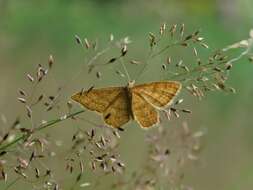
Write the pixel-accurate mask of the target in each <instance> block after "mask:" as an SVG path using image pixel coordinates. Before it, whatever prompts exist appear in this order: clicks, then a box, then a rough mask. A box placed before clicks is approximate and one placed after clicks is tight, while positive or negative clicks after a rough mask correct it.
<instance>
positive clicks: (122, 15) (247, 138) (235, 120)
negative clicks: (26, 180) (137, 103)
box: [0, 0, 253, 190]
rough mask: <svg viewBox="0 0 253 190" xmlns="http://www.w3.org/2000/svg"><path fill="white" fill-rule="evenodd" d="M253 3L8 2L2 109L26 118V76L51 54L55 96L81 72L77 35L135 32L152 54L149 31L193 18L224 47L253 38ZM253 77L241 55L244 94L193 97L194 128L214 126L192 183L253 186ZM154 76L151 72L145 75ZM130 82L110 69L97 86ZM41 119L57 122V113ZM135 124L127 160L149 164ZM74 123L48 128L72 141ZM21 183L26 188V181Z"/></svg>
mask: <svg viewBox="0 0 253 190" xmlns="http://www.w3.org/2000/svg"><path fill="white" fill-rule="evenodd" d="M252 8H253V1H252V0H215V1H214V0H204V1H203V0H191V1H189V0H181V1H177V0H136V1H134V0H124V1H123V0H107V1H104V0H73V1H68V0H37V1H32V0H23V1H20V0H0V114H4V115H6V118H7V120H9V121H12V120H14V119H15V117H16V116H17V115H19V114H21V115H22V113H23V112H24V110H23V107H22V105H20V103H18V101H16V98H17V89H18V88H29V85H28V84H27V83H28V82H27V79H26V77H25V75H26V74H27V73H29V72H33V71H34V70H35V69H36V67H37V64H39V63H40V64H46V63H47V59H48V56H49V55H50V54H53V55H54V58H55V65H54V71H53V74H52V75H53V76H51V81H52V78H53V81H54V82H50V83H48V84H47V83H45V85H44V87H43V88H45V89H46V91H47V92H49V93H52V94H53V93H55V92H56V87H57V86H59V85H63V84H64V83H66V81H68V80H69V79H70V78H72V77H73V75H75V73H77V72H78V71H79V69H80V65H81V64H83V62H84V59H85V54H84V53H83V51H82V50H81V49H80V47H78V46H77V44H76V43H75V40H74V36H75V35H76V34H78V35H79V36H81V37H87V38H89V39H96V38H97V39H100V40H101V41H102V42H101V43H103V41H106V40H107V39H108V37H109V35H110V34H111V33H113V34H114V36H115V38H117V39H119V38H121V37H125V36H129V37H130V39H131V40H132V41H133V42H134V45H133V46H134V48H133V49H134V51H136V52H137V53H139V54H142V53H143V54H144V52H142V50H143V47H146V46H147V33H148V32H149V31H152V32H153V31H157V30H158V29H159V26H160V24H161V23H163V22H167V23H168V24H173V23H185V26H186V30H188V31H193V30H195V29H199V28H200V29H201V31H202V36H204V37H205V39H206V41H207V43H208V44H209V45H210V47H211V48H222V47H224V46H226V45H229V44H232V43H234V42H237V41H240V40H242V39H246V38H248V33H249V30H250V29H251V28H252V27H253V25H252V24H253V22H252V21H253V11H252ZM137 53H136V54H137ZM236 55H238V52H236V51H235V56H236ZM175 56H176V55H175ZM186 58H187V55H186ZM157 75H159V73H157ZM252 77H253V65H252V64H250V63H249V62H248V61H247V59H241V60H240V61H239V62H236V63H235V64H234V66H233V70H232V72H231V75H230V79H229V81H228V82H229V84H230V85H232V86H233V87H234V88H235V89H236V90H237V93H236V94H226V93H211V94H209V95H208V96H207V97H206V98H204V99H203V100H202V101H196V99H194V100H193V99H191V98H189V99H188V100H186V105H187V106H191V107H192V108H191V109H192V110H193V114H192V115H191V116H190V117H188V118H187V121H188V123H189V126H190V128H192V129H193V130H198V129H205V130H206V131H207V134H206V136H205V137H204V140H203V143H204V149H203V151H202V152H201V155H200V161H198V162H197V163H196V164H195V165H194V166H191V167H189V168H188V169H187V175H186V177H185V183H186V184H190V185H191V186H193V187H194V188H195V189H199V190H200V189H205V190H212V189H216V190H226V189H229V190H241V189H252V188H253V162H252V160H253V118H252V113H253V101H252V97H253V85H252ZM153 79H155V78H154V77H152V78H149V77H148V76H146V78H144V79H143V80H144V81H150V80H153ZM156 79H159V76H158V77H157V78H156ZM93 80H94V77H93V78H92V77H89V75H88V74H87V73H86V72H84V73H83V75H82V76H81V77H79V78H78V79H77V80H75V81H74V83H72V84H71V87H70V88H69V89H68V90H67V91H66V94H65V96H66V97H68V96H69V95H70V94H72V93H73V92H74V91H77V90H79V89H80V87H82V86H84V87H88V86H90V84H91V83H92V82H93ZM122 84H124V81H123V80H118V77H117V76H115V77H114V76H111V74H110V73H105V77H104V78H103V80H100V81H98V82H97V83H96V85H97V86H108V85H122ZM45 89H40V90H41V91H43V90H45ZM36 117H37V119H38V120H39V119H43V117H45V118H49V119H53V118H55V117H57V113H55V115H53V114H47V113H46V114H44V113H43V114H42V115H38V116H36ZM24 122H26V121H24ZM1 125H2V124H1ZM1 125H0V126H1ZM133 125H134V127H129V129H128V130H127V131H126V133H125V134H124V135H122V139H121V141H122V143H121V151H122V158H124V159H125V160H126V162H127V164H128V165H129V167H130V170H131V168H132V169H133V168H135V167H137V166H138V164H140V163H141V155H142V152H143V151H144V150H145V142H144V140H143V138H144V134H143V131H142V130H140V129H139V128H137V127H136V126H137V125H136V124H133ZM74 127H75V126H72V125H71V122H68V121H67V122H65V123H64V124H62V126H61V130H60V131H59V130H58V129H59V128H52V129H50V130H48V131H47V132H49V133H51V134H53V135H54V138H55V139H56V140H61V141H63V142H64V143H66V144H67V143H68V141H70V139H71V137H69V136H68V134H69V132H71V131H73V130H74V129H73V128H74ZM129 139H131V140H129ZM62 151H64V150H62ZM54 164H55V162H54ZM56 168H57V166H56ZM87 178H89V176H88V177H87ZM109 180H110V179H109ZM19 185H21V186H22V185H23V186H25V184H22V182H21V184H19ZM1 186H2V187H3V182H0V189H1ZM21 186H19V187H21ZM24 188H25V187H24ZM13 189H17V187H14V188H13Z"/></svg>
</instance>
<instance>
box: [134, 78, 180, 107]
mask: <svg viewBox="0 0 253 190" xmlns="http://www.w3.org/2000/svg"><path fill="white" fill-rule="evenodd" d="M180 89H181V83H179V82H176V81H163V82H152V83H146V84H141V85H136V86H134V87H133V88H132V92H133V93H138V94H141V96H142V97H143V98H144V99H145V100H146V101H147V102H148V103H150V104H152V105H153V106H154V107H156V108H166V107H167V106H169V105H170V104H171V103H172V102H173V99H174V97H175V96H176V95H177V94H178V92H179V91H180Z"/></svg>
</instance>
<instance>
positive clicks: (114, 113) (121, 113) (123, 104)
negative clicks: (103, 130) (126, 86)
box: [103, 90, 131, 128]
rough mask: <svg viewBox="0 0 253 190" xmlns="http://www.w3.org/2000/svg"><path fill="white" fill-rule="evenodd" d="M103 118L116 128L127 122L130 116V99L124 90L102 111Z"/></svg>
mask: <svg viewBox="0 0 253 190" xmlns="http://www.w3.org/2000/svg"><path fill="white" fill-rule="evenodd" d="M103 118H104V121H105V123H106V124H108V125H109V126H112V127H115V128H118V127H120V126H122V125H124V124H125V123H127V122H128V121H129V120H130V118H131V109H130V100H129V97H128V94H127V91H126V90H124V91H122V92H121V93H119V95H118V96H117V97H116V98H115V99H114V101H112V102H111V104H110V106H108V108H107V109H106V110H105V111H104V112H103Z"/></svg>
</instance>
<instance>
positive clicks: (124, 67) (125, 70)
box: [120, 59, 132, 82]
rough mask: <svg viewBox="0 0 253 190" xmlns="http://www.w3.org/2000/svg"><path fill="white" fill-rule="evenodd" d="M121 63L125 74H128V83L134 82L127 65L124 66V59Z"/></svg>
mask: <svg viewBox="0 0 253 190" xmlns="http://www.w3.org/2000/svg"><path fill="white" fill-rule="evenodd" d="M120 63H121V65H122V67H123V69H124V72H125V73H126V76H127V80H128V82H130V81H132V80H131V77H130V75H129V73H128V71H127V68H126V66H125V64H124V62H123V60H122V59H120Z"/></svg>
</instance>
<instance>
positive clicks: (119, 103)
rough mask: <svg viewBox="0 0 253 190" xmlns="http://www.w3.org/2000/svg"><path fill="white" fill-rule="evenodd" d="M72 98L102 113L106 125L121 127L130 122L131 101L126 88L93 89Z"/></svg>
mask: <svg viewBox="0 0 253 190" xmlns="http://www.w3.org/2000/svg"><path fill="white" fill-rule="evenodd" d="M71 98H72V99H73V100H74V101H76V102H78V103H80V104H81V105H83V106H84V107H86V108H87V109H89V110H91V111H97V112H99V113H102V114H103V119H104V121H105V123H106V124H108V125H110V126H112V127H120V126H121V125H123V124H125V123H127V122H128V121H129V120H130V112H129V111H130V108H129V107H130V105H129V102H130V101H129V100H128V95H127V92H126V90H125V89H124V87H109V88H101V89H92V90H90V91H85V92H79V93H76V94H74V95H73V96H72V97H71Z"/></svg>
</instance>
